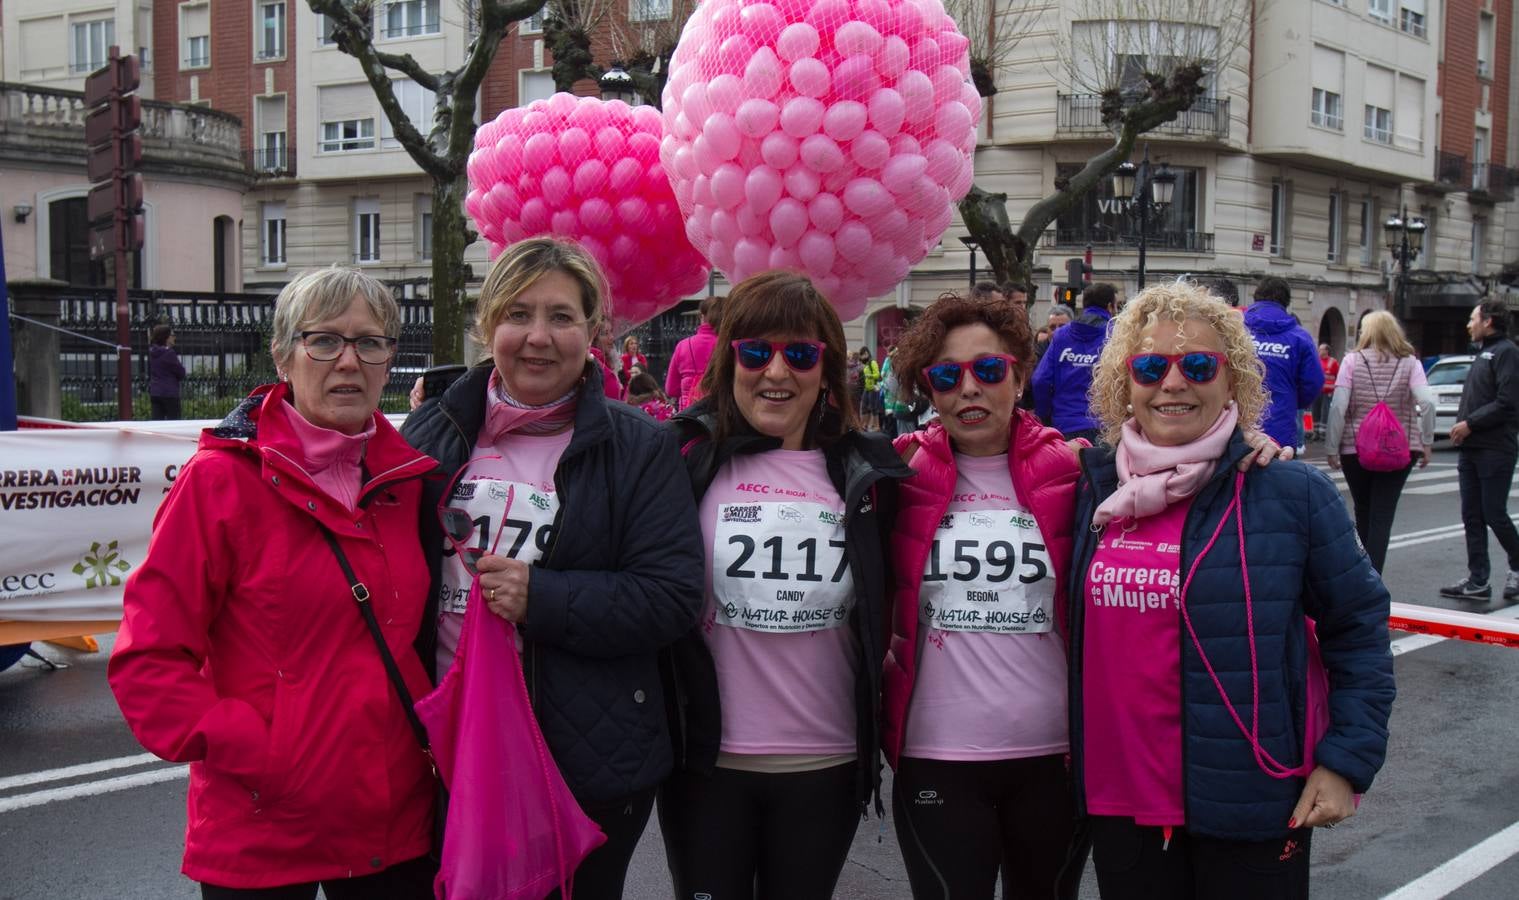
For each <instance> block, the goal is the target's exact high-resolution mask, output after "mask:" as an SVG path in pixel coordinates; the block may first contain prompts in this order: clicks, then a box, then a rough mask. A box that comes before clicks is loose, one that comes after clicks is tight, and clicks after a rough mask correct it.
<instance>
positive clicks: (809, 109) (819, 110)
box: [780, 63, 824, 140]
mask: <svg viewBox="0 0 1519 900" xmlns="http://www.w3.org/2000/svg"><path fill="white" fill-rule="evenodd" d="M818 65H822V63H818ZM823 111H824V110H823V104H822V103H820V102H819V101H817V100H814V99H813V98H811V97H792V98H791V99H790V100H787V101H786V105H785V106H783V107H781V120H780V121H781V128H782V129H783V130H784V131H785V132H786V133H787V134H789V135H791V136H792V137H794V138H796V139H798V140H801V139H802V138H804V137H807V136H808V135H810V134H816V133H817V130H818V129H819V128H821V127H822V125H823Z"/></svg>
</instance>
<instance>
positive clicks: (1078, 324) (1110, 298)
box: [1031, 282, 1118, 444]
mask: <svg viewBox="0 0 1519 900" xmlns="http://www.w3.org/2000/svg"><path fill="white" fill-rule="evenodd" d="M1117 296H1118V290H1117V288H1115V287H1113V286H1112V285H1111V284H1106V283H1103V282H1098V283H1097V284H1094V285H1092V286H1091V287H1089V288H1087V289H1086V290H1085V291H1083V292H1082V294H1081V318H1079V319H1077V320H1076V321H1074V322H1072V323H1070V324H1069V325H1062V326H1061V327H1060V329H1059V330H1058V331H1056V332H1055V333H1054V334H1053V335H1051V336H1050V346H1049V349H1047V350H1045V351H1044V356H1043V357H1042V358H1041V359H1040V360H1039V366H1038V367H1037V368H1035V369H1034V377H1033V378H1032V379H1031V385H1032V387H1033V391H1034V413H1035V414H1036V415H1037V416H1039V418H1040V419H1042V420H1043V421H1044V423H1045V424H1046V425H1049V426H1050V427H1052V428H1054V429H1055V430H1057V431H1059V432H1060V433H1061V434H1063V435H1065V436H1066V437H1067V438H1072V439H1074V438H1086V439H1087V440H1089V441H1091V442H1092V443H1093V444H1096V443H1098V439H1099V432H1100V430H1101V426H1100V425H1099V424H1098V422H1097V417H1096V416H1094V415H1092V410H1091V406H1090V404H1089V403H1088V402H1087V390H1088V389H1089V388H1091V386H1092V367H1093V366H1095V365H1096V364H1097V357H1098V356H1100V355H1102V345H1103V344H1106V343H1107V341H1108V323H1109V322H1110V321H1111V320H1112V318H1113V303H1114V301H1115V299H1116V298H1117Z"/></svg>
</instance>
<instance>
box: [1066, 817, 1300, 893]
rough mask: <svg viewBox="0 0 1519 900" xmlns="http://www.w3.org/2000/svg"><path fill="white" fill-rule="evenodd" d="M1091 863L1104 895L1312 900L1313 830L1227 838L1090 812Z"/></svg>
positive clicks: (1098, 885)
mask: <svg viewBox="0 0 1519 900" xmlns="http://www.w3.org/2000/svg"><path fill="white" fill-rule="evenodd" d="M1091 829H1092V863H1093V867H1094V868H1095V869H1096V870H1097V891H1098V893H1099V894H1101V895H1102V900H1154V898H1159V897H1164V898H1166V900H1192V898H1196V900H1215V898H1227V900H1307V898H1308V855H1309V853H1308V849H1309V847H1308V845H1309V841H1310V839H1311V832H1312V830H1313V829H1311V828H1298V829H1296V830H1294V831H1292V832H1290V833H1289V834H1288V835H1287V836H1286V837H1285V838H1282V839H1280V840H1273V841H1224V840H1218V839H1216V838H1207V837H1201V836H1197V835H1192V834H1188V833H1187V830H1186V829H1185V828H1177V829H1176V830H1175V831H1174V832H1173V833H1172V835H1171V843H1170V846H1169V847H1166V846H1165V845H1164V837H1163V835H1162V832H1161V829H1159V828H1157V827H1154V826H1146V825H1135V824H1134V820H1133V819H1127V818H1117V817H1113V816H1093V817H1092V819H1091Z"/></svg>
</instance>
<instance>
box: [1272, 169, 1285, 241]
mask: <svg viewBox="0 0 1519 900" xmlns="http://www.w3.org/2000/svg"><path fill="white" fill-rule="evenodd" d="M1271 255H1272V256H1286V255H1287V183H1286V182H1283V181H1273V182H1271Z"/></svg>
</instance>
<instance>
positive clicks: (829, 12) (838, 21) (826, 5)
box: [804, 0, 852, 34]
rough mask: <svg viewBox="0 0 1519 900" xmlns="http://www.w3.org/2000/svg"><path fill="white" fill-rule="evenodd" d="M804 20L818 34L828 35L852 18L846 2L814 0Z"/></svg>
mask: <svg viewBox="0 0 1519 900" xmlns="http://www.w3.org/2000/svg"><path fill="white" fill-rule="evenodd" d="M804 18H805V20H806V21H807V22H808V23H810V24H811V25H812V26H813V27H814V28H816V29H817V30H818V31H819V32H820V33H824V34H829V33H832V32H833V30H834V29H836V28H838V27H839V26H840V25H842V24H843V23H845V22H847V21H849V20H850V19H851V18H852V16H851V15H850V11H849V4H848V2H846V0H815V2H814V3H813V4H812V8H811V9H809V10H806V16H805V17H804Z"/></svg>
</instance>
